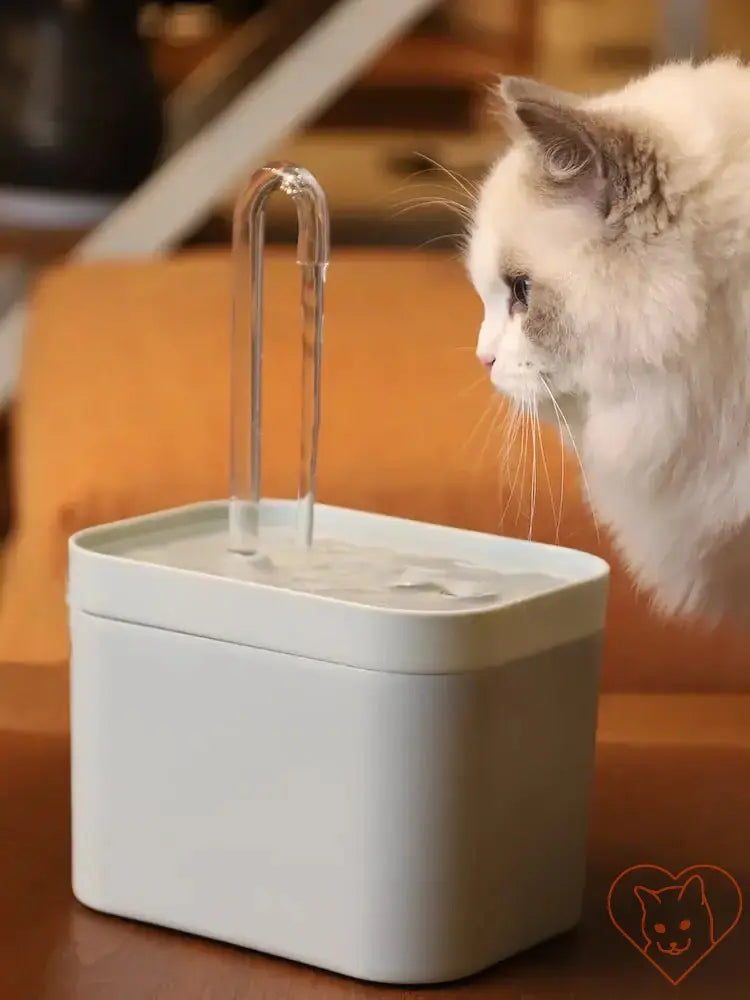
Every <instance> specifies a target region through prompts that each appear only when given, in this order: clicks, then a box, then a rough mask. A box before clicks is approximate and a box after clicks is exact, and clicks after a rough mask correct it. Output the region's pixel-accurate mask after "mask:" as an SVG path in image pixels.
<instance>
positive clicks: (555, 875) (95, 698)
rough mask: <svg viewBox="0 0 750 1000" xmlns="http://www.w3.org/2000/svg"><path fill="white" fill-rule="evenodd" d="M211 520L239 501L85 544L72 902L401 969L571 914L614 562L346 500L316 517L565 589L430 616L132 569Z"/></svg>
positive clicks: (465, 961) (441, 963)
mask: <svg viewBox="0 0 750 1000" xmlns="http://www.w3.org/2000/svg"><path fill="white" fill-rule="evenodd" d="M293 508H294V505H293V504H292V505H287V504H284V503H266V504H264V505H263V511H264V513H263V514H262V518H261V520H263V517H265V518H266V519H267V521H268V522H273V521H274V520H276V519H278V518H284V519H287V520H288V519H290V518H291V517H293ZM217 523H224V524H226V504H205V505H197V506H196V507H194V508H187V509H184V510H182V511H177V512H173V511H172V512H170V511H168V512H165V513H162V514H157V515H154V516H153V517H150V518H138V519H134V520H133V521H130V522H122V523H121V524H119V525H114V526H106V527H104V528H98V529H90V530H88V531H85V532H82V533H81V534H79V535H78V536H75V537H74V538H73V539H72V540H71V570H70V595H69V599H70V605H71V635H72V647H73V656H72V671H71V673H72V680H71V684H72V705H71V709H72V714H71V725H72V788H73V796H72V808H73V885H74V891H75V894H76V896H77V897H78V898H79V899H80V900H81V901H82V902H83V903H85V904H87V905H89V906H91V907H93V908H95V909H98V910H102V911H105V912H109V913H114V914H118V915H121V916H125V917H131V918H135V919H139V920H146V921H149V922H153V923H156V924H162V925H164V926H167V927H172V928H176V929H181V930H185V931H189V932H192V933H197V934H201V935H205V936H208V937H213V938H217V939H219V940H224V941H228V942H232V943H235V944H239V945H242V946H247V947H251V948H254V949H259V950H263V951H267V952H270V953H272V954H277V955H280V956H285V957H288V958H292V959H295V960H299V961H303V962H307V963H310V964H312V965H317V966H320V967H322V968H326V969H330V970H334V971H336V972H340V973H344V974H347V975H350V976H353V977H356V978H360V979H367V980H373V981H379V982H391V983H402V984H417V983H429V982H444V981H448V980H452V979H456V978H460V977H463V976H467V975H470V974H472V973H474V972H477V971H479V970H480V969H482V968H485V967H487V966H489V965H492V964H494V963H495V962H497V961H499V960H500V959H502V958H504V957H506V956H509V955H511V954H514V953H515V952H517V951H519V950H521V949H524V948H527V947H529V946H531V945H533V944H535V943H537V942H539V941H541V940H544V939H545V938H548V937H550V936H552V935H555V934H557V933H560V932H562V931H564V930H567V929H568V928H570V927H572V926H574V925H575V923H576V922H577V921H578V919H579V915H580V907H581V899H582V892H583V883H584V870H585V843H586V819H587V806H588V790H589V784H590V779H591V772H592V765H593V751H594V735H595V725H596V701H597V681H598V671H599V659H600V654H599V649H600V634H601V630H602V626H603V617H604V606H605V598H606V589H607V569H606V566H605V565H604V564H603V563H602V562H601V561H600V560H598V559H595V558H593V557H590V556H587V555H584V554H582V553H575V552H566V551H565V550H559V549H548V548H546V547H544V546H537V545H533V544H531V543H525V542H514V541H510V540H507V539H500V538H493V537H489V536H483V535H476V534H473V533H470V532H460V531H459V532H456V531H453V530H451V529H447V528H440V527H436V526H430V525H414V524H412V523H410V522H405V521H394V520H392V519H388V518H381V517H377V516H375V515H370V514H359V513H356V512H352V511H342V510H338V509H335V508H334V509H331V508H320V509H319V511H318V519H317V525H318V530H321V531H322V532H323V533H326V532H330V533H331V534H333V535H337V534H338V535H341V534H342V535H343V536H344V537H346V538H349V539H352V540H353V539H360V540H362V541H366V542H367V543H368V544H370V543H374V542H377V540H378V539H379V540H380V543H381V544H384V545H399V544H400V545H402V546H404V547H405V548H407V549H410V550H412V551H414V550H415V548H416V549H417V550H419V549H422V550H425V549H428V550H429V551H430V552H432V553H433V554H434V553H436V552H437V553H440V554H445V555H447V556H456V557H460V558H471V557H472V554H474V556H475V557H476V556H478V555H479V553H480V552H481V553H482V554H483V558H482V562H483V563H485V564H487V563H488V561H489V563H490V564H493V561H498V564H500V565H504V566H509V565H515V566H517V567H519V568H536V569H539V570H540V571H543V572H548V573H553V574H554V575H558V576H560V575H563V576H564V577H565V578H566V579H567V581H568V582H567V583H566V584H563V585H561V587H560V589H559V590H558V591H555V592H553V593H552V594H543V595H541V596H540V597H538V598H533V599H531V600H529V601H521V602H518V603H516V604H511V605H506V606H499V607H497V608H490V609H488V610H484V611H481V612H467V613H461V612H458V613H442V612H441V613H429V614H427V613H418V612H415V613H411V612H393V611H390V610H388V609H380V608H362V607H357V606H356V605H353V604H348V603H346V602H344V601H337V600H332V599H329V598H321V597H315V596H307V595H302V594H298V593H289V592H285V591H281V590H274V589H273V588H270V587H265V586H259V585H257V584H249V583H246V582H243V581H237V580H232V579H225V578H221V577H216V576H212V575H209V574H203V573H194V572H190V571H187V570H181V569H176V568H170V567H165V566H158V565H153V564H145V563H139V562H137V561H135V560H132V559H129V558H128V555H127V552H128V549H129V548H130V549H132V548H134V546H136V545H137V544H142V542H143V539H144V538H145V537H148V538H150V539H151V540H153V539H155V538H159V537H166V536H168V535H169V534H170V533H172V532H174V531H190V532H200V531H205V530H209V528H211V526H215V525H216V524H217ZM564 569H566V570H567V571H566V572H565V573H563V570H564ZM200 633H203V634H200ZM209 633H211V634H209Z"/></svg>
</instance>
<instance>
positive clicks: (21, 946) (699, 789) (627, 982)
mask: <svg viewBox="0 0 750 1000" xmlns="http://www.w3.org/2000/svg"><path fill="white" fill-rule="evenodd" d="M66 674H67V671H66V669H65V668H64V667H63V666H60V667H57V668H54V669H52V668H33V667H28V666H26V667H24V666H7V665H3V666H0V879H1V880H2V890H1V891H0V929H2V934H0V997H2V998H3V1000H213V998H216V1000H312V998H316V997H320V998H321V1000H322V998H325V1000H360V998H361V1000H365V998H369V1000H378V998H383V1000H385V998H389V1000H404V998H413V1000H420V998H424V1000H426V998H428V997H429V998H430V1000H432V998H435V1000H437V998H443V997H446V998H453V997H461V998H466V1000H586V998H592V1000H593V998H596V1000H632V998H633V997H634V996H636V995H637V996H638V997H639V1000H651V998H658V997H666V996H672V995H673V994H672V993H671V992H670V991H671V990H673V989H674V987H673V986H672V985H671V984H670V983H669V982H667V980H666V979H665V978H664V977H663V976H662V975H661V974H660V973H659V972H658V971H657V970H656V969H654V968H653V967H652V966H651V965H650V964H649V963H648V961H647V960H646V959H645V958H644V957H643V956H642V955H641V954H639V953H638V952H637V951H636V950H635V948H634V947H633V946H632V945H631V944H630V943H628V941H626V940H625V939H624V938H623V937H622V936H621V935H620V934H619V933H618V932H617V931H616V930H615V928H614V927H613V926H612V923H611V922H610V919H609V917H608V913H607V894H608V890H609V887H610V885H611V883H612V881H613V880H614V879H615V878H616V877H617V876H618V874H619V873H621V872H622V871H623V870H624V869H626V868H628V867H630V866H632V865H641V864H654V865H660V866H662V867H664V868H667V869H669V870H670V871H672V872H674V873H678V872H680V871H682V870H683V869H685V868H687V867H689V866H691V865H715V866H719V867H721V868H723V869H726V871H727V872H729V873H730V874H731V875H732V876H733V877H734V878H735V879H736V881H737V883H738V884H739V886H740V887H741V888H745V889H747V890H748V891H750V852H748V848H747V845H748V843H750V696H745V695H716V696H711V695H692V696H691V695H667V696H649V695H645V696H640V695H625V696H622V695H610V696H607V697H604V698H603V699H602V703H601V711H600V722H599V738H598V747H597V763H596V777H595V782H594V788H593V797H592V812H591V828H590V829H591V832H590V848H589V875H588V886H587V890H586V903H585V913H584V918H583V921H582V923H581V926H580V927H579V929H578V930H577V931H576V932H574V933H572V934H569V935H565V936H564V937H562V938H559V939H557V940H555V941H552V942H549V943H547V944H545V945H542V946H540V947H538V948H536V949H533V950H532V951H530V952H528V953H526V954H523V955H520V956H518V957H516V958H514V959H511V960H509V961H506V962H505V963H503V964H501V965H500V966H498V967H496V968H495V969H493V970H491V971H490V972H487V973H485V974H483V975H481V976H479V977H477V978H475V979H473V980H470V981H468V982H464V983H460V984H452V985H448V986H440V987H434V988H431V989H425V988H421V989H420V988H417V989H402V988H383V987H378V986H371V985H367V984H362V983H358V982H354V981H351V980H348V979H344V978H341V977H336V976H332V975H328V974H325V973H322V972H318V971H316V970H313V969H309V968H306V967H303V966H299V965H295V964H292V963H289V962H286V961H282V960H278V959H274V958H270V957H267V956H264V955H259V954H254V953H250V952H246V951H243V950H241V949H238V948H232V947H228V946H224V945H220V944H215V943H212V942H208V941H203V940H198V939H195V938H190V937H187V936H184V935H181V934H178V933H174V932H170V931H166V930H160V929H157V928H152V927H145V926H142V925H139V924H135V923H131V922H128V921H124V920H119V919H116V918H112V917H106V916H102V915H99V914H97V913H93V912H91V911H89V910H87V909H85V908H84V907H83V906H81V905H79V904H78V903H76V902H75V900H74V899H73V897H72V894H71V890H70V867H69V852H70V843H69V788H68V766H69V751H68V732H67V709H66ZM718 919H719V918H718V916H717V920H718ZM748 982H750V949H748V927H747V921H746V920H743V919H740V922H739V923H738V925H737V927H736V928H735V929H734V930H733V931H732V932H731V933H729V934H728V935H727V937H726V939H725V940H723V941H721V942H720V943H719V945H718V946H717V947H716V948H715V950H714V951H713V952H712V953H711V954H710V955H708V957H707V958H706V959H705V961H704V962H702V963H701V964H700V965H699V966H698V967H696V969H695V970H694V971H692V972H691V973H690V974H689V975H688V976H687V977H686V978H685V979H684V980H683V981H682V983H680V985H679V987H678V988H679V996H680V997H681V998H692V1000H698V998H706V1000H709V998H711V1000H713V998H721V1000H734V998H737V1000H740V998H743V1000H744V998H746V997H747V995H748Z"/></svg>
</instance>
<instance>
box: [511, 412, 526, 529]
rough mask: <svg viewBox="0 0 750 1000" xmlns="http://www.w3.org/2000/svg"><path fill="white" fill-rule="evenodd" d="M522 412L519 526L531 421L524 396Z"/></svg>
mask: <svg viewBox="0 0 750 1000" xmlns="http://www.w3.org/2000/svg"><path fill="white" fill-rule="evenodd" d="M521 412H522V415H523V416H522V419H523V425H522V427H521V479H520V482H519V490H518V505H517V507H516V517H515V522H514V523H515V524H518V519H519V518H520V516H521V511H522V510H523V501H524V487H525V485H526V464H527V462H528V457H529V421H528V413H527V401H526V397H525V396H524V397H523V399H522V400H521Z"/></svg>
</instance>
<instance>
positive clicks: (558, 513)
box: [536, 413, 565, 545]
mask: <svg viewBox="0 0 750 1000" xmlns="http://www.w3.org/2000/svg"><path fill="white" fill-rule="evenodd" d="M555 418H556V419H557V426H558V431H559V429H560V418H559V417H558V416H557V414H555ZM536 426H537V432H538V434H539V450H540V452H541V455H542V465H543V466H544V477H545V479H546V480H547V489H548V490H549V502H550V506H551V507H552V513H553V515H554V518H555V544H556V545H558V544H559V543H560V524H561V522H562V505H563V493H562V484H563V479H562V476H563V475H564V468H565V444H564V441H563V438H562V434H560V443H561V445H562V448H561V452H560V462H561V466H560V476H561V486H560V502H559V504H558V505H557V507H555V497H554V494H553V492H552V477H551V476H550V474H549V465H548V463H547V455H546V453H545V450H544V433H543V431H542V424H541V421H540V420H539V418H538V413H537V422H536Z"/></svg>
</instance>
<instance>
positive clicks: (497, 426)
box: [474, 397, 507, 473]
mask: <svg viewBox="0 0 750 1000" xmlns="http://www.w3.org/2000/svg"><path fill="white" fill-rule="evenodd" d="M501 409H502V404H501V402H500V400H499V399H497V397H496V398H495V406H494V408H493V414H492V416H493V417H497V416H499V415H500V412H501ZM506 420H507V413H506V414H504V415H503V416H501V418H500V420H498V421H495V420H492V419H491V420H490V425H489V427H488V428H487V434H486V435H485V439H484V444H483V445H482V449H481V451H480V452H479V458H478V459H477V462H476V466H475V469H474V471H475V473H476V472H478V471H479V469H480V467H481V465H482V462H483V461H484V456H485V455H486V454H487V448H488V447H489V444H490V442H491V441H492V438H493V436H494V435H495V434H496V433H497V432H498V431H500V430H502V427H503V424H504V423H505V421H506Z"/></svg>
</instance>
